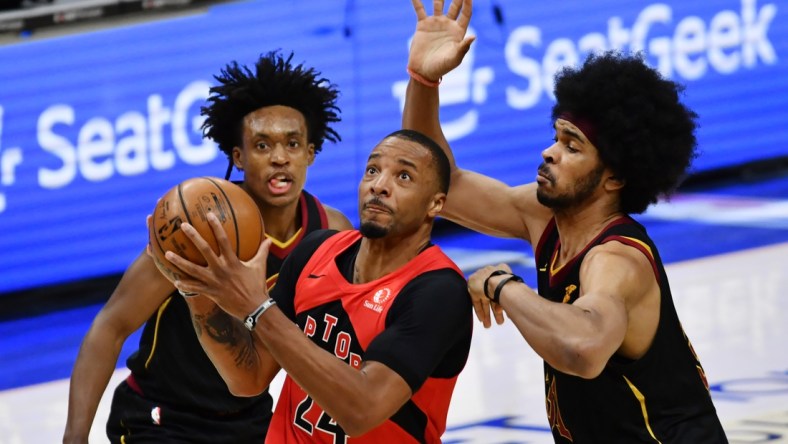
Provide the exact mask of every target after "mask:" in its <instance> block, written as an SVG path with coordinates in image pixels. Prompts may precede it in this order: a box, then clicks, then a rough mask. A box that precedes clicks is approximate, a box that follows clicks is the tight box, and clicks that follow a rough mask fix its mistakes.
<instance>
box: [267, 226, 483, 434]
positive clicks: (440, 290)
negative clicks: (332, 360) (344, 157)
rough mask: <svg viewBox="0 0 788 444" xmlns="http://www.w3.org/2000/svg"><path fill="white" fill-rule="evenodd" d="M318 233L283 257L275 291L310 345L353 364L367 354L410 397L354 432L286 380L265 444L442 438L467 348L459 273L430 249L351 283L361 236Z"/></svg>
mask: <svg viewBox="0 0 788 444" xmlns="http://www.w3.org/2000/svg"><path fill="white" fill-rule="evenodd" d="M317 235H320V236H317ZM315 237H316V239H314V242H310V241H312V239H311V238H310V239H306V240H304V242H303V244H302V245H301V246H299V248H298V249H296V251H295V252H293V254H292V255H291V257H289V258H288V260H287V262H286V265H285V266H284V267H283V269H282V275H281V276H280V280H279V283H278V284H277V287H276V288H275V289H274V292H273V295H272V297H274V298H275V299H276V301H277V303H278V305H279V307H280V308H281V309H282V311H283V312H284V313H285V314H286V315H288V316H290V317H291V318H292V319H293V320H294V321H296V323H297V324H298V326H299V327H300V328H301V329H302V331H303V332H304V334H305V335H307V336H308V337H309V338H310V339H311V340H312V341H313V342H314V343H315V344H317V345H318V346H320V347H321V348H323V349H324V350H326V351H328V352H329V353H331V354H333V355H335V356H336V357H337V358H339V359H341V360H343V361H344V362H346V363H347V364H348V365H350V366H352V367H354V368H360V367H361V365H362V363H363V362H364V361H365V360H374V361H378V362H381V363H383V364H385V365H386V366H387V367H389V368H391V369H392V370H393V371H395V372H397V373H398V374H399V375H400V376H402V378H403V379H404V380H405V381H406V382H407V383H408V384H409V386H410V387H411V389H412V391H413V396H412V397H411V399H410V400H409V401H408V402H407V403H406V404H405V405H404V406H403V407H402V408H401V409H400V410H399V411H398V412H397V413H396V414H395V415H394V416H392V417H391V418H390V419H388V420H386V421H385V422H384V423H383V424H381V425H380V426H378V427H376V428H375V429H373V430H371V431H369V432H368V433H366V434H364V435H362V436H358V437H352V438H351V437H349V436H347V435H346V434H345V433H344V431H343V430H342V429H341V427H339V425H337V424H336V423H335V422H334V421H333V419H332V418H331V417H330V416H328V415H327V414H326V413H325V412H324V411H323V409H322V408H321V407H320V406H319V405H317V404H316V403H315V402H313V400H312V398H310V397H309V395H307V393H305V392H304V391H303V390H302V389H301V388H300V387H299V386H298V384H296V383H295V381H294V380H293V379H292V378H290V377H289V376H287V377H286V379H285V382H284V386H283V388H282V392H281V394H280V397H279V401H278V403H277V406H276V409H275V412H274V417H273V419H272V421H271V427H270V428H269V434H268V439H267V441H266V442H268V443H306V442H310V443H314V442H319V443H345V442H348V443H438V442H440V436H441V435H442V434H443V432H444V430H445V428H446V415H447V413H448V407H449V401H450V399H451V395H452V392H453V389H454V385H455V383H456V380H457V376H458V374H459V373H460V370H462V368H463V366H464V365H465V361H466V360H467V356H468V351H469V347H470V338H471V330H472V317H471V303H470V298H469V296H468V293H467V284H466V282H465V279H464V278H463V276H462V273H461V272H460V270H459V269H458V268H457V266H456V265H455V264H454V263H453V262H451V260H450V259H449V258H448V257H447V256H446V255H445V254H443V252H442V251H441V250H440V249H439V248H438V247H437V246H430V247H428V248H426V249H425V250H423V251H422V252H421V253H419V254H418V255H417V256H416V257H415V258H414V259H412V260H411V261H410V262H408V263H407V264H406V265H404V266H403V267H401V268H400V269H399V270H397V271H395V272H393V273H390V274H388V275H386V276H383V277H381V278H380V279H377V280H375V281H372V282H368V283H363V284H358V285H354V284H352V270H353V264H354V263H355V257H356V255H357V254H358V247H359V245H360V239H361V234H360V233H359V232H358V231H344V232H340V233H337V234H334V233H333V232H329V231H327V232H325V233H322V234H321V233H315ZM291 261H292V262H293V263H292V264H291ZM291 265H292V266H291ZM439 310H440V311H439ZM437 312H439V313H440V316H436V313H437Z"/></svg>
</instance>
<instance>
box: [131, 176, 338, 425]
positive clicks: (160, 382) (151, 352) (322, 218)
mask: <svg viewBox="0 0 788 444" xmlns="http://www.w3.org/2000/svg"><path fill="white" fill-rule="evenodd" d="M299 215H300V218H301V228H300V229H299V230H298V231H297V232H296V234H295V235H294V236H293V237H292V238H291V239H288V240H287V241H285V242H279V241H275V242H274V245H272V246H271V250H270V251H271V253H270V254H269V255H268V263H267V266H268V268H267V270H268V272H269V273H270V276H271V278H269V280H268V281H269V282H268V286H269V288H270V287H271V286H273V283H274V282H275V281H276V276H277V273H278V272H279V268H280V267H281V265H282V261H283V260H284V257H285V256H286V255H287V254H288V253H289V252H290V251H292V249H293V247H294V246H295V245H296V244H298V243H299V242H300V241H301V240H302V239H303V238H304V236H305V235H306V234H307V233H310V232H312V231H315V230H319V229H324V228H327V226H328V222H327V218H326V213H325V209H324V208H323V206H322V204H321V203H320V202H319V201H318V200H317V199H316V198H315V197H313V196H312V195H310V194H309V193H307V192H306V191H303V192H302V193H301V197H300V208H299ZM127 366H128V368H129V369H130V370H131V372H132V374H131V376H130V377H129V380H128V382H129V385H130V386H131V387H132V388H133V389H135V390H136V391H137V392H138V393H140V394H141V395H142V396H143V397H145V398H147V399H150V400H153V401H156V402H159V403H162V404H164V405H168V406H171V407H177V408H180V409H184V410H189V411H193V412H195V413H198V414H218V415H227V414H249V415H260V414H265V415H270V414H271V407H272V404H273V400H272V399H271V396H270V395H269V394H268V392H267V391H266V392H264V393H262V394H261V395H259V396H256V397H236V396H233V395H232V394H230V392H229V390H228V389H227V384H226V383H225V382H224V380H223V379H222V378H221V376H220V375H219V373H218V371H217V370H216V368H215V367H214V365H213V363H212V362H211V360H210V359H209V358H208V356H207V355H206V354H205V351H203V348H202V346H201V345H200V341H199V339H197V335H196V334H195V332H194V327H193V325H192V319H191V314H190V312H189V307H188V305H186V302H185V301H184V300H183V297H182V296H180V295H179V294H178V293H177V292H174V293H173V294H172V295H171V296H170V297H169V298H168V299H167V300H166V301H164V303H163V304H162V305H161V306H160V307H159V309H158V310H157V312H156V313H154V315H153V316H151V318H150V319H149V320H148V321H147V323H146V324H145V327H144V330H143V332H142V336H141V337H140V345H139V349H138V351H137V352H135V353H134V354H133V355H131V356H130V357H129V359H128V360H127Z"/></svg>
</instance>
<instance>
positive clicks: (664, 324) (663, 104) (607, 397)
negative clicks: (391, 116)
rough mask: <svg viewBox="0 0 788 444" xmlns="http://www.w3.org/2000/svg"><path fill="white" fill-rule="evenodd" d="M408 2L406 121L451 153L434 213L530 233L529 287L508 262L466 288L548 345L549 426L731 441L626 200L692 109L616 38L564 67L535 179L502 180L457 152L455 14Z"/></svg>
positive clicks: (682, 153)
mask: <svg viewBox="0 0 788 444" xmlns="http://www.w3.org/2000/svg"><path fill="white" fill-rule="evenodd" d="M415 2H417V0H414V3H415ZM436 3H439V2H436ZM417 11H418V16H419V23H418V28H417V32H416V35H415V36H414V39H413V43H412V46H411V52H410V59H409V61H408V68H409V70H410V71H411V72H412V73H413V74H412V80H411V82H410V84H409V86H408V92H407V100H408V101H409V106H408V107H406V109H405V114H404V116H403V127H405V128H412V129H417V130H420V131H422V132H424V133H426V134H428V135H430V136H431V137H433V138H434V139H435V140H436V141H438V143H439V144H440V145H441V147H442V148H443V149H444V150H445V151H446V154H447V155H448V156H449V158H450V159H451V164H452V179H451V181H452V190H451V192H450V193H449V196H448V199H447V201H446V206H445V208H444V212H443V215H444V216H445V217H447V218H448V219H451V220H454V221H456V222H458V223H460V224H463V225H465V226H467V227H469V228H472V229H475V230H478V231H481V232H483V233H487V234H490V235H494V236H502V237H513V238H520V239H523V240H525V241H526V242H529V243H530V244H531V245H532V246H534V249H535V257H536V262H537V277H538V290H539V292H538V294H537V292H535V291H534V290H532V289H531V288H529V287H528V286H527V285H525V284H524V283H522V279H520V278H519V277H518V276H515V275H513V274H512V272H511V269H510V268H509V267H508V266H506V265H503V264H502V265H498V266H489V267H485V268H483V269H481V270H479V271H477V272H476V273H474V274H473V275H472V276H471V277H470V279H469V288H470V291H471V295H472V300H473V304H474V309H475V311H476V314H477V316H478V317H479V318H480V319H481V320H482V322H483V323H484V325H485V327H489V326H490V324H491V322H490V312H491V311H492V315H493V316H494V317H495V319H496V321H497V322H498V323H502V322H503V319H504V318H503V312H505V313H506V315H507V316H508V317H509V318H510V319H511V320H512V322H514V324H515V325H516V326H517V328H518V329H519V331H520V333H521V334H522V336H523V337H524V338H525V339H526V341H527V342H528V344H529V345H530V346H531V347H532V348H533V349H534V350H535V351H536V352H537V353H538V354H539V355H540V356H541V357H542V358H543V359H544V368H545V395H546V407H547V420H548V423H549V426H550V427H551V429H552V433H553V437H554V439H555V442H557V443H571V442H576V443H585V442H593V443H603V442H604V443H614V442H615V443H635V442H638V443H640V442H642V443H647V442H648V443H657V442H662V443H668V442H670V443H690V442H691V443H708V444H712V443H714V444H717V443H724V442H727V439H726V437H725V433H724V431H723V429H722V427H721V425H720V422H719V419H718V417H717V414H716V411H715V408H714V405H713V404H712V400H711V396H710V394H709V389H708V384H707V382H706V376H705V373H704V370H703V367H702V366H701V365H700V363H699V361H698V358H697V356H696V355H695V352H694V351H693V348H692V345H691V344H690V341H689V339H688V338H687V337H686V335H685V334H684V331H683V330H682V327H681V324H680V322H679V319H678V316H677V314H676V310H675V308H674V305H673V300H672V297H671V293H670V287H669V285H668V280H667V277H666V274H665V270H664V269H663V266H662V262H661V260H660V258H659V253H658V251H657V248H656V246H655V245H654V243H653V242H652V241H651V239H650V238H649V237H648V235H647V234H646V231H645V229H644V228H643V226H642V225H640V224H638V223H637V222H635V221H634V219H632V218H631V217H630V216H629V214H631V213H641V212H643V211H644V210H645V209H646V208H647V207H648V205H649V204H651V203H654V202H656V201H657V198H658V197H659V196H660V195H664V194H667V193H669V192H670V191H672V190H673V189H674V188H675V187H676V185H677V183H678V181H679V179H680V177H682V175H683V174H684V173H685V171H686V169H687V168H688V166H689V165H690V162H691V160H692V158H693V157H694V156H695V148H696V139H695V135H694V132H695V128H696V123H695V119H696V118H697V116H696V114H695V113H694V112H693V111H692V110H690V109H688V108H687V107H686V106H684V105H683V104H682V103H681V102H680V101H679V93H680V91H681V87H680V86H679V85H677V84H675V83H674V82H671V81H669V80H666V79H663V78H662V77H661V76H660V74H659V73H658V72H657V71H655V70H654V69H652V68H650V67H648V66H647V65H646V64H645V62H644V61H643V59H642V58H640V57H637V56H626V55H622V54H619V53H615V52H607V53H602V54H597V55H594V56H592V57H589V58H588V59H587V60H586V61H585V63H584V64H583V65H582V66H581V67H579V68H569V67H568V68H565V69H563V70H562V71H561V72H559V74H558V76H557V77H556V85H555V97H556V99H557V103H556V104H555V106H554V107H553V111H552V119H553V122H554V128H555V143H553V144H552V145H550V146H549V147H548V148H546V149H545V150H544V151H542V160H543V162H542V164H541V166H540V167H539V169H538V172H537V177H536V182H534V183H530V184H527V185H521V186H515V187H510V186H508V185H505V184H504V183H502V182H500V181H497V180H495V179H492V178H490V177H486V176H483V175H481V174H477V173H474V172H471V171H468V170H463V169H460V168H458V167H457V166H456V164H455V162H454V157H453V155H452V153H451V151H450V149H449V146H448V143H447V142H446V139H445V138H444V137H443V134H442V131H441V127H440V122H439V119H438V105H439V96H438V88H437V86H438V85H437V80H438V79H440V78H441V77H442V76H443V75H445V74H447V73H448V72H449V71H451V69H453V68H454V67H456V66H457V64H458V61H457V56H458V52H457V49H458V48H459V47H458V45H457V43H458V42H460V41H463V39H464V30H463V29H459V28H458V27H457V26H456V23H455V22H453V21H452V20H450V19H447V18H446V17H428V16H427V14H426V13H425V12H424V9H423V8H421V7H418V6H417ZM419 31H425V32H419ZM426 31H429V32H426ZM459 55H460V56H462V55H463V54H459Z"/></svg>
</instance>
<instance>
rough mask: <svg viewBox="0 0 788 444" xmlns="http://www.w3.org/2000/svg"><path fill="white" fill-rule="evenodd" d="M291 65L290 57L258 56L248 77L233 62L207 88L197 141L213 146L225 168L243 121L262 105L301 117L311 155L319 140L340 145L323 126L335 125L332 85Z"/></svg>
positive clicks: (336, 109)
mask: <svg viewBox="0 0 788 444" xmlns="http://www.w3.org/2000/svg"><path fill="white" fill-rule="evenodd" d="M292 60H293V53H292V52H291V53H290V55H288V56H287V58H284V57H283V56H282V55H281V54H280V53H279V51H271V52H269V53H267V54H265V55H261V56H260V58H259V59H258V60H257V63H255V66H254V72H252V71H251V70H250V69H249V68H248V67H246V66H239V65H238V62H235V61H234V62H231V63H229V64H228V65H227V66H225V67H224V68H223V69H222V71H221V74H220V75H216V76H214V78H215V79H216V80H217V81H218V82H219V85H217V86H213V87H211V89H210V95H209V97H208V99H207V102H208V105H207V106H203V107H202V108H200V114H201V115H203V116H206V119H205V122H203V124H202V130H203V136H204V137H208V138H210V139H212V140H213V141H214V142H216V143H217V144H218V145H219V149H220V150H222V152H224V153H225V154H226V155H227V157H228V159H230V162H231V163H232V152H233V148H234V147H236V146H241V136H242V130H243V119H244V117H245V116H246V115H247V114H249V113H251V112H253V111H256V110H258V109H260V108H263V107H266V106H274V105H283V106H288V107H290V108H293V109H295V110H297V111H299V112H300V113H301V114H303V115H304V119H305V120H306V127H307V140H308V141H309V143H312V144H314V145H315V153H319V152H320V150H321V149H322V148H323V141H325V140H330V141H332V142H335V143H336V142H338V141H340V140H342V138H341V137H340V136H339V134H338V133H337V132H336V131H335V130H334V129H333V128H331V126H329V125H330V124H331V123H334V122H339V120H340V117H339V113H340V112H341V111H340V109H339V107H338V106H337V105H336V101H337V97H338V96H339V91H338V90H337V88H336V85H334V84H332V83H330V82H329V81H328V80H327V79H325V78H323V77H321V73H320V72H318V71H315V69H314V68H305V67H304V65H303V64H301V65H297V66H293V64H292Z"/></svg>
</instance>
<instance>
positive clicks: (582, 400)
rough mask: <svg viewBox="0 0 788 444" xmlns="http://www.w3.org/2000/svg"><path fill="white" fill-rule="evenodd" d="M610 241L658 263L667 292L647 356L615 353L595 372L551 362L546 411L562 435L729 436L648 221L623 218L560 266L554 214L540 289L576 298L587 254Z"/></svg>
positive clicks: (539, 250) (586, 439)
mask: <svg viewBox="0 0 788 444" xmlns="http://www.w3.org/2000/svg"><path fill="white" fill-rule="evenodd" d="M611 241H616V242H620V243H623V244H626V245H628V246H631V247H633V248H636V249H638V250H639V251H641V252H642V253H643V254H644V255H645V256H646V257H647V258H648V260H649V261H650V262H651V265H652V268H653V271H654V276H655V278H656V279H657V282H658V283H659V288H660V294H661V295H660V313H659V323H658V325H657V330H656V335H655V336H654V340H653V342H652V344H651V346H650V347H649V349H648V351H647V352H646V354H645V355H643V356H642V357H641V358H639V359H637V360H629V359H625V358H623V357H621V356H618V355H613V357H612V358H611V359H610V360H609V361H608V363H607V365H606V366H605V369H604V370H603V371H602V373H601V374H600V375H599V376H597V377H596V378H594V379H583V378H580V377H577V376H572V375H567V374H565V373H562V372H560V371H558V370H556V369H554V368H553V367H551V366H550V365H549V364H548V363H546V362H545V364H544V369H545V396H546V407H547V417H548V421H549V424H550V427H551V428H552V432H553V437H554V438H555V442H556V443H693V444H720V443H726V442H728V441H727V439H726V437H725V433H724V432H723V429H722V426H721V425H720V421H719V419H718V417H717V413H716V410H715V408H714V405H713V404H712V400H711V396H710V394H709V387H708V383H707V382H706V375H705V373H704V371H703V367H701V365H700V362H699V361H698V357H697V356H696V354H695V351H694V350H693V348H692V344H691V343H690V341H689V339H688V338H687V336H686V335H685V334H684V330H683V329H682V327H681V323H680V322H679V319H678V316H677V314H676V309H675V307H674V305H673V298H672V296H671V293H670V287H669V286H668V279H667V276H666V274H665V270H664V268H663V266H662V261H661V259H660V257H659V253H658V252H657V249H656V247H655V246H654V243H653V242H652V241H651V239H650V238H649V237H648V235H647V234H646V230H645V228H644V227H643V226H642V225H640V224H638V223H637V222H635V221H634V220H632V219H631V218H629V217H626V216H624V217H621V218H619V219H617V220H615V221H613V222H612V223H610V224H609V225H608V226H607V227H605V229H603V230H602V232H601V233H600V234H599V235H598V236H597V237H596V238H595V239H594V240H592V241H591V242H590V243H589V244H588V245H587V246H586V247H585V249H583V251H581V252H580V253H579V254H578V255H577V256H575V257H574V258H573V259H572V260H571V261H569V262H568V263H566V264H565V265H563V266H561V267H559V268H556V267H555V261H556V258H557V257H558V254H559V251H560V248H561V245H560V244H561V242H560V239H559V237H558V230H557V229H556V226H555V220H552V221H551V222H550V223H549V225H548V226H547V228H546V229H545V232H544V234H543V235H542V238H541V239H540V241H539V244H538V245H537V247H536V249H535V250H536V264H537V277H538V282H539V294H540V295H541V296H542V297H544V298H546V299H548V300H550V301H553V302H558V303H564V304H572V303H574V302H575V301H576V300H577V298H578V297H579V295H580V294H581V290H582V289H581V288H580V265H581V264H582V262H583V259H584V257H585V255H586V254H587V253H588V251H589V250H590V249H591V248H593V247H595V246H597V245H600V244H603V243H606V242H611Z"/></svg>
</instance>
